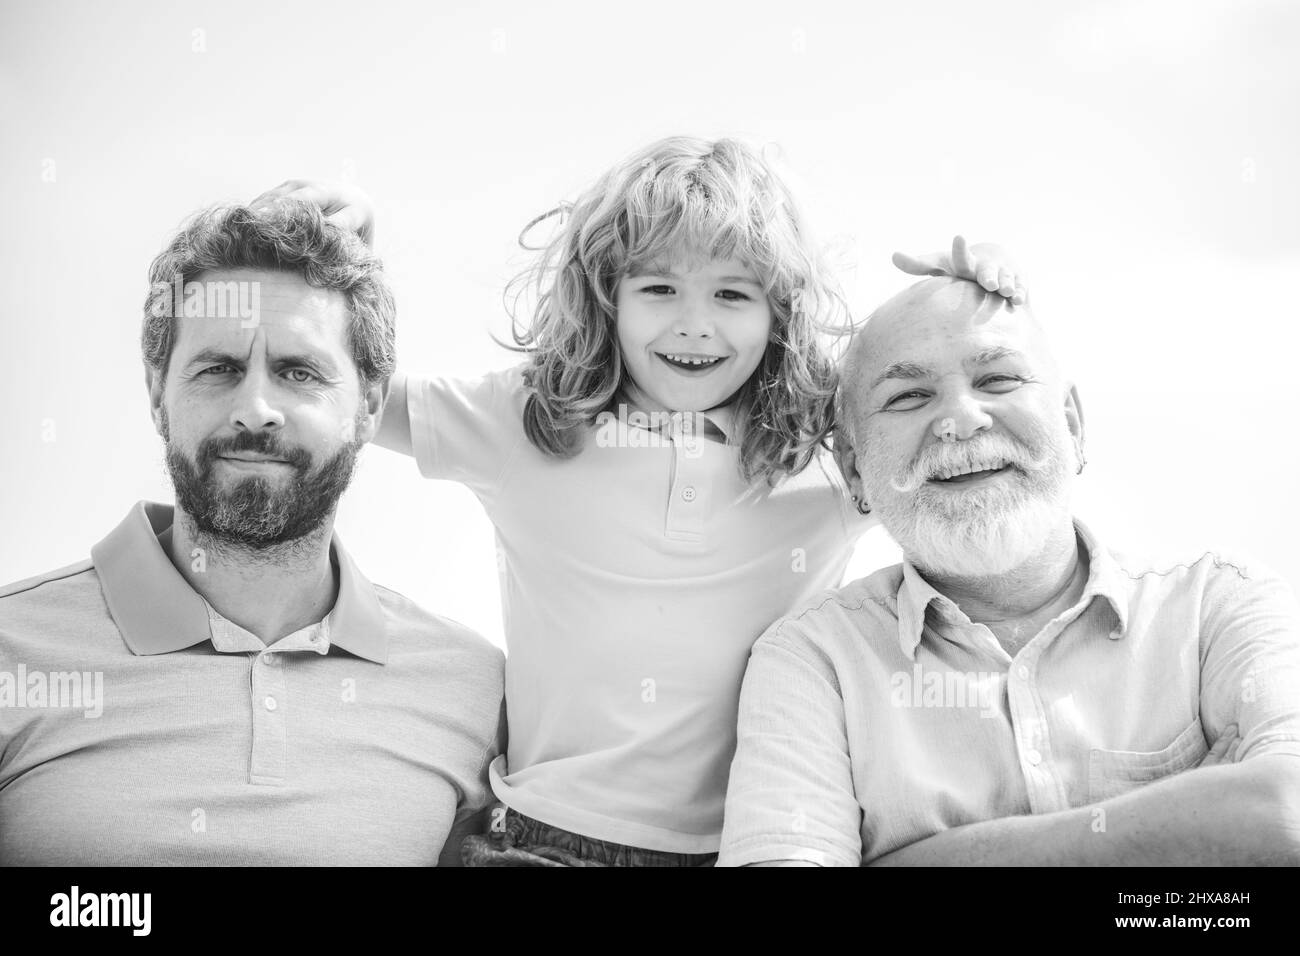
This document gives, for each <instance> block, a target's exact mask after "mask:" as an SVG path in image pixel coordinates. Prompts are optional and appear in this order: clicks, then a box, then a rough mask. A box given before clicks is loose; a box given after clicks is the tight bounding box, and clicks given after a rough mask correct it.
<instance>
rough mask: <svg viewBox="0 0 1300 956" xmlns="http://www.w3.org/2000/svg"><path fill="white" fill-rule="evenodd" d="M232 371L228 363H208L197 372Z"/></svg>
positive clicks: (210, 373) (216, 373)
mask: <svg viewBox="0 0 1300 956" xmlns="http://www.w3.org/2000/svg"><path fill="white" fill-rule="evenodd" d="M230 371H233V369H231V367H230V366H229V365H209V366H208V367H207V368H205V369H203V370H202V371H201V372H199V374H200V375H220V374H221V373H222V372H230Z"/></svg>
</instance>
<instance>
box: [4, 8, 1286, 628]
mask: <svg viewBox="0 0 1300 956" xmlns="http://www.w3.org/2000/svg"><path fill="white" fill-rule="evenodd" d="M1297 49H1300V7H1298V6H1296V5H1294V4H1288V3H1285V2H1249V0H1232V2H1222V3H1218V2H1214V3H1210V2H1188V0H1177V2H1175V0H1159V2H1144V0H1127V2H1118V3H1099V2H1075V3H1051V4H1045V3H1033V2H1028V0H1026V2H996V0H995V2H987V3H979V4H974V3H962V2H952V0H933V2H930V3H927V4H921V5H903V4H897V3H888V4H885V3H863V2H860V0H859V2H852V3H848V2H846V3H840V4H833V3H816V2H804V3H798V4H791V3H788V2H753V0H750V2H744V3H729V4H728V3H699V2H698V0H696V2H689V3H682V2H656V3H653V4H645V5H643V6H641V7H634V6H632V5H630V4H629V5H620V6H617V7H616V6H613V5H611V4H608V3H595V2H593V3H561V2H547V3H527V2H522V0H509V2H505V0H499V2H490V3H482V2H474V3H459V4H452V3H438V4H436V5H434V4H427V3H415V2H412V3H380V2H375V3H367V4H356V3H338V4H329V3H321V2H310V3H271V2H266V0H259V2H255V3H254V2H221V3H170V2H169V3H163V2H155V3H141V2H136V3H114V4H100V3H89V2H86V3H69V2H61V3H36V2H34V0H25V2H16V0H15V2H9V3H6V4H5V6H4V7H3V12H0V129H2V130H3V131H4V132H3V137H4V148H3V149H2V150H0V211H2V213H0V214H2V215H3V216H4V218H5V222H6V226H5V228H4V229H3V230H2V231H0V288H3V289H4V295H3V298H0V303H3V304H2V305H0V309H2V312H0V316H2V319H0V321H3V330H4V338H3V341H4V348H3V352H0V361H3V376H0V389H2V391H0V398H2V399H3V403H2V407H4V408H5V409H7V410H8V412H7V414H6V416H5V421H4V424H3V425H2V426H0V461H2V462H3V465H2V466H0V526H2V527H3V528H4V533H3V538H2V539H0V581H10V580H14V579H17V578H21V577H26V576H28V575H31V574H35V573H37V572H40V571H44V570H48V569H51V568H54V567H58V566H61V565H64V564H68V563H71V562H72V561H75V560H78V559H80V558H82V557H85V556H86V555H87V554H88V553H89V549H90V547H91V545H92V544H94V543H95V542H96V541H98V540H99V539H100V538H101V537H102V536H103V535H104V534H105V533H106V532H107V531H108V530H109V529H110V528H111V527H112V526H113V525H114V524H116V523H117V522H118V521H119V520H120V519H121V517H122V516H123V515H124V514H125V513H126V511H127V509H128V508H129V507H130V505H131V504H132V503H133V502H135V501H137V500H138V499H141V498H152V499H155V500H163V501H170V500H171V496H170V486H169V484H168V482H167V480H166V477H165V472H164V470H163V466H162V455H161V443H160V441H159V439H158V438H157V436H156V435H155V434H154V432H153V429H152V427H151V425H150V420H149V414H148V406H147V402H146V394H145V389H144V384H143V381H144V376H143V371H142V366H141V360H140V350H139V325H140V316H141V303H142V302H143V298H144V295H145V292H146V270H147V268H148V265H149V261H150V260H151V258H152V257H153V256H154V255H155V254H156V253H157V252H158V250H159V249H160V248H161V246H162V245H163V243H164V242H165V241H166V239H167V238H168V236H169V234H170V232H171V231H172V230H173V229H174V228H175V227H176V225H177V224H178V223H179V222H180V221H181V219H182V218H184V216H185V215H187V214H188V213H189V212H191V211H192V210H194V209H196V208H198V207H199V206H202V205H206V204H208V203H210V202H213V201H217V200H231V199H249V198H251V197H252V196H253V195H255V194H257V193H259V192H261V191H262V190H263V189H265V188H268V187H269V186H272V185H275V184H276V183H278V182H280V181H281V180H283V179H286V178H290V177H320V178H351V179H352V180H353V181H355V182H357V183H358V184H360V185H361V186H362V187H364V188H365V189H367V190H369V191H370V192H371V194H372V195H373V196H374V198H375V202H376V205H377V208H378V211H379V236H378V249H379V251H380V253H381V254H382V255H384V257H385V259H386V261H387V263H388V265H389V269H390V273H391V277H392V281H393V283H394V286H395V289H396V293H397V298H398V304H399V323H400V338H399V347H400V354H401V358H402V362H403V364H404V365H405V366H406V367H408V368H409V369H410V370H412V371H416V372H425V373H444V374H454V375H472V374H475V373H478V372H481V371H485V370H487V369H490V368H497V367H503V366H505V365H507V364H510V363H512V362H513V361H514V358H513V357H512V356H511V355H510V354H509V353H506V352H505V351H503V350H502V349H500V348H498V347H497V346H495V345H494V344H493V343H492V341H491V339H490V338H489V332H490V331H496V332H497V333H498V334H499V335H502V334H504V333H505V332H506V329H507V324H506V320H505V314H504V311H503V309H502V305H501V291H502V287H503V286H504V284H505V282H506V280H507V279H508V278H509V276H510V275H511V274H512V272H513V271H514V269H515V268H516V267H517V266H518V265H519V264H520V263H521V262H522V260H521V258H520V253H519V252H518V251H517V250H516V248H515V246H514V239H515V237H516V236H517V235H518V232H519V230H520V228H521V227H522V226H523V225H524V223H526V222H527V221H528V220H529V219H530V218H531V217H532V216H533V215H535V214H537V213H539V212H541V211H543V210H545V209H548V208H550V207H551V206H552V205H553V204H554V203H555V202H556V201H557V200H559V199H561V198H572V197H573V196H574V195H575V193H576V192H577V191H578V190H580V189H581V188H582V187H583V186H585V185H586V184H587V183H589V182H590V181H591V180H592V179H594V178H595V177H596V176H597V175H598V174H599V173H600V172H601V171H602V170H603V169H604V168H605V167H606V166H608V165H609V164H610V163H612V162H614V161H616V160H617V159H619V158H620V157H622V156H623V155H624V154H626V153H628V152H630V151H631V150H632V149H634V148H635V147H637V146H639V145H641V144H643V143H646V142H649V141H650V140H653V139H656V138H658V137H660V136H663V135H667V134H671V133H692V134H696V135H703V136H719V135H737V136H742V137H746V138H748V139H750V140H752V141H754V142H756V143H761V144H768V143H770V144H773V145H772V148H773V149H779V150H780V153H781V155H782V157H783V160H784V164H785V165H786V166H787V167H789V168H790V169H792V170H793V171H794V173H795V177H794V182H793V185H794V188H795V189H796V191H797V192H798V193H799V194H800V195H801V196H802V198H803V200H804V203H805V205H806V206H807V208H808V211H809V215H810V218H811V220H812V222H813V224H814V226H815V227H816V228H817V230H818V232H819V233H820V234H821V236H822V238H823V239H824V240H825V241H826V242H827V243H830V244H832V245H833V246H834V248H835V250H836V255H837V261H839V262H840V263H841V264H842V266H843V268H844V281H845V283H846V286H847V288H848V290H849V292H850V297H851V302H852V304H853V306H854V309H855V312H856V314H858V315H859V316H862V315H865V314H866V313H867V312H869V311H870V309H871V307H872V306H874V305H875V304H876V303H877V302H879V301H880V300H882V299H884V298H886V297H887V296H888V295H890V294H892V293H893V292H894V291H896V290H897V289H898V288H900V287H901V286H902V285H903V284H905V282H907V281H909V280H908V278H907V277H906V276H903V275H902V274H900V273H896V272H894V271H893V269H892V267H891V266H890V264H889V255H890V253H891V252H892V251H893V250H895V249H907V250H912V251H924V250H930V249H937V248H941V247H944V246H946V245H947V243H948V241H949V240H950V238H951V236H952V234H953V233H955V232H962V233H963V234H965V235H966V236H968V237H971V238H973V239H976V240H992V241H997V242H1000V243H1002V244H1003V245H1005V246H1007V247H1009V248H1010V249H1011V250H1012V251H1013V252H1014V253H1016V254H1017V256H1018V257H1019V258H1020V260H1021V262H1022V265H1023V266H1024V268H1025V270H1026V272H1027V273H1028V275H1029V277H1030V287H1031V289H1032V291H1033V295H1034V299H1035V304H1036V307H1037V310H1038V313H1039V314H1040V316H1042V317H1043V318H1044V319H1045V320H1047V321H1049V322H1050V323H1052V325H1053V326H1054V327H1055V328H1056V329H1057V333H1058V341H1059V343H1060V344H1061V345H1062V347H1063V348H1064V350H1065V351H1066V352H1067V353H1068V355H1067V361H1068V363H1069V365H1070V367H1071V368H1072V370H1073V372H1074V374H1075V377H1076V379H1077V380H1078V382H1079V385H1080V390H1081V394H1082V397H1083V402H1084V407H1085V412H1086V420H1087V428H1088V458H1089V467H1088V471H1087V473H1086V474H1085V476H1084V478H1083V480H1082V485H1081V488H1080V513H1081V514H1082V515H1084V516H1085V517H1087V518H1089V519H1091V522H1092V524H1093V525H1095V526H1097V527H1098V528H1099V529H1101V530H1103V531H1105V532H1107V533H1108V534H1109V536H1110V538H1111V540H1112V541H1114V542H1116V543H1123V544H1126V545H1131V546H1136V547H1155V548H1157V549H1158V550H1162V551H1163V550H1167V549H1168V548H1182V547H1190V548H1202V549H1209V548H1216V549H1227V550H1230V551H1235V552H1238V553H1245V554H1246V555H1248V556H1252V557H1254V558H1255V559H1257V560H1259V561H1261V562H1262V563H1264V564H1267V565H1270V566H1272V567H1274V568H1276V569H1277V570H1278V571H1280V572H1281V573H1283V574H1284V575H1286V576H1287V577H1288V578H1289V580H1290V581H1291V582H1292V584H1293V585H1297V584H1300V553H1298V552H1297V548H1296V543H1295V542H1296V537H1297V531H1300V519H1297V517H1296V514H1297V512H1296V507H1295V505H1294V503H1293V501H1292V498H1291V495H1292V494H1293V493H1294V490H1295V486H1296V478H1295V476H1296V474H1297V472H1298V470H1300V469H1298V466H1300V453H1298V452H1297V447H1298V446H1297V443H1296V440H1295V435H1296V425H1295V418H1296V413H1295V406H1294V400H1293V396H1294V394H1295V387H1296V386H1295V375H1294V372H1293V369H1294V366H1295V364H1296V357H1295V349H1296V345H1297V334H1296V332H1295V329H1294V325H1295V322H1296V319H1297V310H1296V307H1295V305H1294V295H1295V290H1296V285H1297V279H1298V278H1300V231H1297V228H1296V223H1297V222H1298V221H1300V178H1297V176H1296V170H1297V169H1300V123H1297V122H1296V104H1297V103H1300V68H1298V67H1297V63H1298V62H1300V61H1298V60H1297V58H1296V56H1295V51H1296V50H1297ZM51 179H52V180H53V181H50V180H51ZM343 502H344V503H343V507H342V509H341V514H340V520H339V528H340V533H341V534H342V535H343V537H344V540H345V541H346V542H347V543H348V546H349V548H350V550H351V551H352V553H353V554H354V555H355V556H356V557H357V559H358V561H359V563H360V564H361V566H362V568H363V569H364V570H365V571H366V573H367V574H368V575H369V576H370V577H371V578H372V579H373V580H375V581H378V582H381V583H383V584H385V585H387V586H389V587H392V588H394V589H396V590H399V591H402V592H404V593H405V594H407V595H408V596H410V597H411V598H413V599H415V600H416V601H418V602H419V603H421V604H423V605H425V606H426V607H428V608H430V609H431V610H434V611H437V612H439V613H442V614H445V615H447V616H450V617H453V618H457V619H459V620H462V621H464V622H465V623H467V624H469V625H471V626H472V627H475V628H476V629H478V630H479V631H481V632H483V633H484V634H486V635H487V636H488V637H490V638H491V639H492V640H494V641H496V642H497V643H500V642H501V625H500V617H499V605H498V600H497V597H498V591H497V581H496V565H495V561H494V558H493V544H492V533H491V527H490V525H489V524H488V522H487V521H486V519H485V518H484V517H483V515H482V512H481V510H480V509H479V507H478V505H477V502H476V501H475V500H474V498H473V496H472V495H471V494H470V493H469V492H468V491H466V490H464V489H463V488H460V487H459V486H455V485H451V484H445V483H435V482H428V481H424V480H422V479H420V478H419V477H418V474H417V472H416V470H415V467H414V465H413V464H412V463H411V462H410V461H409V460H408V459H402V458H399V457H398V456H395V455H393V454H391V453H389V452H387V451H384V450H382V449H370V450H368V451H367V452H366V455H365V457H364V459H363V465H362V470H361V473H360V475H359V477H358V478H357V480H356V482H355V484H354V485H353V487H352V488H351V489H350V490H349V492H348V493H347V494H346V495H345V497H344V499H343ZM888 555H889V549H888V545H887V542H883V541H880V540H876V541H874V542H873V543H872V545H871V547H870V548H869V549H868V551H867V552H866V553H864V555H863V556H862V558H861V560H860V561H859V562H858V567H859V569H861V570H866V569H869V567H871V566H872V565H873V564H875V563H881V562H883V561H884V560H886V558H887V557H888Z"/></svg>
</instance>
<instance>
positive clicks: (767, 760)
mask: <svg viewBox="0 0 1300 956" xmlns="http://www.w3.org/2000/svg"><path fill="white" fill-rule="evenodd" d="M777 633H779V632H774V631H769V632H768V634H767V635H765V636H764V637H763V638H761V639H760V640H759V641H758V643H757V644H755V645H754V649H753V651H752V652H751V655H750V659H749V666H748V669H747V670H746V672H745V680H744V684H743V685H742V688H741V694H740V715H739V720H738V724H737V733H736V756H735V758H734V760H733V761H732V764H731V778H730V781H729V783H728V786H727V802H726V810H725V815H724V821H723V827H722V849H721V853H720V856H719V860H718V862H719V864H720V865H722V866H745V865H748V864H751V863H763V862H769V861H775V860H803V861H805V862H809V863H816V864H818V865H821V866H859V865H861V862H862V835H861V826H862V809H861V807H859V806H858V802H857V798H856V796H855V795H854V791H853V776H852V771H851V767H850V757H849V748H848V740H847V734H846V731H845V717H844V701H843V699H842V698H841V696H840V693H839V689H838V687H839V684H838V681H837V680H836V679H835V675H834V673H833V672H832V671H831V667H830V665H829V663H828V662H826V660H825V659H824V658H821V657H820V655H816V654H815V652H813V653H810V652H809V649H807V648H803V647H799V646H798V645H794V644H790V643H788V642H786V641H784V640H776V639H774V637H775V635H776V634H777Z"/></svg>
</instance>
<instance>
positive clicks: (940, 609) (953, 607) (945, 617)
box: [898, 518, 1128, 660]
mask: <svg viewBox="0 0 1300 956" xmlns="http://www.w3.org/2000/svg"><path fill="white" fill-rule="evenodd" d="M1074 530H1075V534H1076V535H1077V536H1078V540H1079V541H1081V542H1082V543H1083V546H1084V547H1085V548H1086V549H1087V551H1088V581H1087V583H1086V584H1085V585H1084V586H1083V595H1082V596H1081V597H1080V599H1079V603H1078V604H1076V605H1075V608H1078V609H1084V608H1087V607H1088V606H1089V605H1090V604H1091V603H1092V601H1093V599H1094V598H1097V597H1100V598H1103V599H1104V600H1105V601H1106V602H1107V603H1108V604H1109V605H1110V608H1111V610H1112V612H1113V614H1114V617H1115V622H1116V623H1115V626H1114V627H1113V628H1112V629H1111V631H1110V635H1109V636H1110V638H1111V639H1112V640H1119V639H1120V638H1122V637H1123V636H1124V635H1125V633H1126V632H1127V629H1128V601H1127V599H1126V592H1125V587H1124V585H1125V581H1126V578H1125V577H1124V575H1123V574H1122V573H1121V571H1120V569H1119V565H1117V564H1116V563H1115V559H1114V558H1113V557H1111V554H1110V552H1109V551H1108V550H1107V549H1106V548H1105V547H1103V546H1102V545H1101V543H1100V542H1099V541H1098V540H1097V536H1096V535H1094V534H1093V533H1092V531H1090V530H1089V529H1088V527H1087V526H1086V525H1085V524H1084V523H1083V522H1081V521H1079V519H1077V518H1076V519H1075V520H1074ZM931 608H933V609H934V613H935V615H936V616H937V617H938V618H939V619H940V620H942V621H943V622H944V623H947V624H969V623H970V618H969V617H967V616H966V614H965V613H964V612H963V611H962V609H961V608H960V607H958V606H957V604H956V603H955V602H954V601H953V600H951V599H950V598H948V597H945V596H944V595H943V594H940V593H939V592H938V591H937V590H935V588H934V586H933V585H931V584H930V582H928V581H927V580H925V578H923V577H922V576H921V573H920V572H919V571H917V570H916V568H915V567H914V566H913V565H912V562H910V561H908V560H907V559H906V558H904V559H903V580H902V583H901V584H900V585H899V588H898V645H899V647H900V648H901V649H902V651H903V653H904V654H905V655H906V656H907V657H908V658H909V659H910V660H915V659H916V648H917V646H918V645H919V644H920V643H921V636H922V634H923V633H924V631H925V614H926V611H927V610H930V609H931Z"/></svg>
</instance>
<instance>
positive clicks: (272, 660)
mask: <svg viewBox="0 0 1300 956" xmlns="http://www.w3.org/2000/svg"><path fill="white" fill-rule="evenodd" d="M262 663H263V664H265V665H266V666H267V667H274V666H275V665H276V664H278V663H280V658H278V657H276V656H275V655H274V654H263V655H262Z"/></svg>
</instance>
